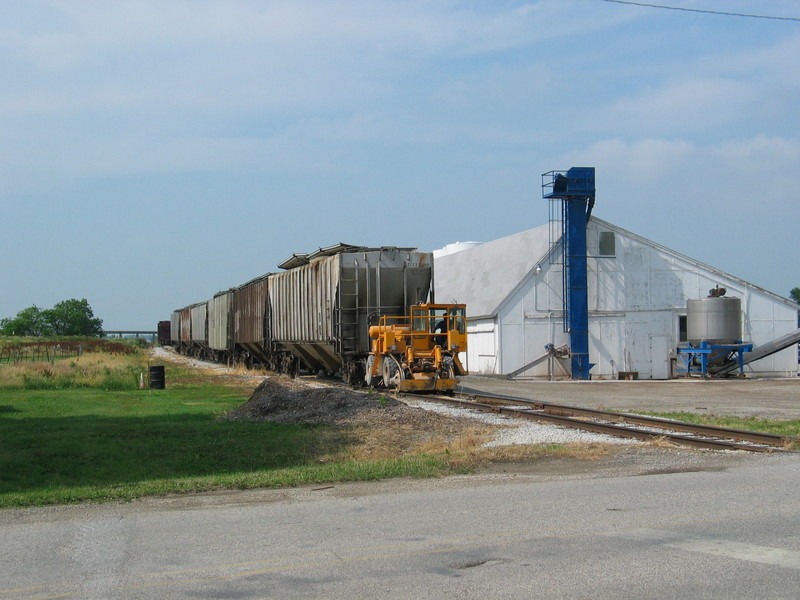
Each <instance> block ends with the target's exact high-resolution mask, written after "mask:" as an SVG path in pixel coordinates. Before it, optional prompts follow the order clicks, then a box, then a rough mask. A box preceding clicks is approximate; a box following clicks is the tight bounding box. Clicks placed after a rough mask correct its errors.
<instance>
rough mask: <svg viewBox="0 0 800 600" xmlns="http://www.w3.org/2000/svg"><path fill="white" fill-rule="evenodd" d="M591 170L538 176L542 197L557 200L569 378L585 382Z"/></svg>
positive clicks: (591, 189)
mask: <svg viewBox="0 0 800 600" xmlns="http://www.w3.org/2000/svg"><path fill="white" fill-rule="evenodd" d="M594 196H595V185H594V167H572V168H571V169H570V170H569V171H550V172H548V173H544V174H543V175H542V197H544V198H548V199H556V200H558V199H560V200H561V215H562V217H561V218H562V237H561V247H562V250H563V259H564V261H563V264H564V273H563V282H564V290H563V299H564V330H565V331H566V332H567V333H569V345H570V355H571V360H572V378H573V379H589V370H590V369H591V368H592V367H593V366H594V365H593V363H591V362H589V298H588V283H587V266H586V262H587V261H586V258H587V254H586V224H587V223H588V222H589V217H590V216H591V214H592V208H593V207H594Z"/></svg>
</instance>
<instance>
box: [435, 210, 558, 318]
mask: <svg viewBox="0 0 800 600" xmlns="http://www.w3.org/2000/svg"><path fill="white" fill-rule="evenodd" d="M549 249H550V242H549V227H548V226H547V225H543V226H541V227H537V228H535V229H529V230H528V231H523V232H522V233H517V234H514V235H510V236H508V237H504V238H500V239H499V240H494V241H492V242H486V243H484V244H481V245H480V246H475V247H473V248H467V249H465V250H461V251H460V252H456V253H454V254H447V255H445V256H440V257H438V258H436V275H435V276H436V281H435V283H436V288H437V289H442V290H447V296H448V297H440V296H439V294H438V293H437V297H436V301H437V302H463V301H465V300H466V299H467V298H469V299H470V300H469V314H470V317H471V318H479V317H488V316H491V315H494V314H495V312H496V311H497V307H498V306H499V305H500V303H501V302H503V300H505V298H506V297H507V296H508V295H509V294H510V293H511V292H512V291H513V290H514V288H515V287H516V286H517V284H518V283H519V282H520V281H522V279H524V278H525V276H526V275H527V274H528V273H529V272H531V271H532V270H533V269H535V268H536V265H537V264H539V263H540V262H541V261H543V260H544V259H546V257H547V254H548V251H549Z"/></svg>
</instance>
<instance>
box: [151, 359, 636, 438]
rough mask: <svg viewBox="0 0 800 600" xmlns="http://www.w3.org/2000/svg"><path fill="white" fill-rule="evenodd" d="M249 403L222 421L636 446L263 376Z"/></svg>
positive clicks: (197, 363)
mask: <svg viewBox="0 0 800 600" xmlns="http://www.w3.org/2000/svg"><path fill="white" fill-rule="evenodd" d="M153 355H154V357H155V358H159V359H165V360H171V361H179V362H181V363H183V364H187V365H189V366H192V367H196V368H202V369H212V370H214V371H216V372H218V373H219V374H220V375H226V374H229V373H231V372H233V370H232V369H229V368H227V367H225V366H222V365H219V364H216V363H211V362H206V361H202V360H198V359H195V358H189V357H185V356H182V355H180V354H177V353H175V352H173V351H171V350H168V349H164V348H159V347H157V348H154V349H153ZM259 379H263V381H262V382H261V383H260V384H259V386H258V387H257V388H256V390H255V391H254V392H253V394H252V396H251V398H250V399H249V400H248V401H247V402H246V403H245V404H243V405H242V406H240V407H238V408H236V409H234V410H232V411H230V412H229V413H227V414H226V415H224V416H223V417H222V418H223V419H227V420H241V419H261V420H269V421H275V422H278V423H326V424H335V425H347V424H352V423H355V422H365V421H374V422H380V421H382V420H385V421H386V422H391V423H392V424H395V425H396V424H405V425H410V426H412V427H415V428H418V429H421V430H431V429H434V428H439V429H440V430H442V433H443V434H445V433H452V430H453V428H457V427H468V426H470V425H474V424H483V425H489V426H491V427H493V428H494V438H493V439H492V440H491V441H489V442H487V443H486V444H485V445H486V446H488V447H496V446H509V445H516V444H565V443H584V444H588V443H605V444H628V445H632V444H639V445H641V444H642V442H639V441H638V440H631V439H627V438H619V437H615V436H610V435H601V434H597V433H591V432H586V431H580V430H578V429H570V428H566V427H559V426H557V425H549V424H542V423H535V422H533V421H521V420H519V419H514V418H512V417H507V416H504V415H496V414H489V413H484V412H481V411H478V410H472V409H469V408H458V407H452V406H446V405H443V404H437V403H434V402H426V401H423V400H416V399H414V400H411V399H407V398H403V397H399V398H396V397H395V396H394V395H393V394H390V393H388V392H384V393H374V392H372V393H367V392H361V391H357V390H353V389H349V388H344V387H339V386H331V385H322V384H315V383H308V382H307V381H305V380H301V379H290V378H288V377H285V376H275V377H264V376H259Z"/></svg>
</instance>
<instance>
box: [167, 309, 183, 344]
mask: <svg viewBox="0 0 800 600" xmlns="http://www.w3.org/2000/svg"><path fill="white" fill-rule="evenodd" d="M169 339H170V341H171V342H173V343H176V342H180V341H181V311H179V310H176V311H173V312H172V314H171V315H170V317H169Z"/></svg>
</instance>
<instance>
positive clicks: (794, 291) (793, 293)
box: [789, 287, 800, 304]
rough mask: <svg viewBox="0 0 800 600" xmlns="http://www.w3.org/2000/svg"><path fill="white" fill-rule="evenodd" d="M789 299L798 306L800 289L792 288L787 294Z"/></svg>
mask: <svg viewBox="0 0 800 600" xmlns="http://www.w3.org/2000/svg"><path fill="white" fill-rule="evenodd" d="M789 298H791V299H792V301H793V302H796V303H797V304H800V287H796V288H792V290H791V291H790V292H789Z"/></svg>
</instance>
